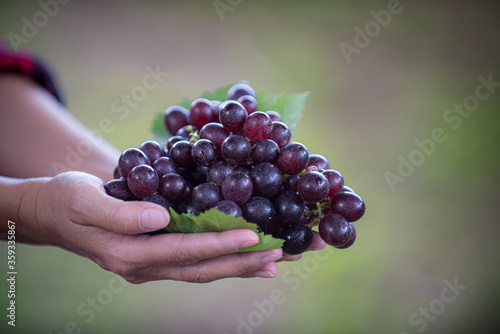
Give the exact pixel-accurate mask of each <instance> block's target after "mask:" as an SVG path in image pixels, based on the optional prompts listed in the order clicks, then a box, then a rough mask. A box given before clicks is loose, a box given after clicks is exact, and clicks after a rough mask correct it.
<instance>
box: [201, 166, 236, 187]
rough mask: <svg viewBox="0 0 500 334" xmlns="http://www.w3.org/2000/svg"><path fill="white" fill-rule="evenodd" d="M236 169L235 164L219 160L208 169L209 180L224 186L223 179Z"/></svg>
mask: <svg viewBox="0 0 500 334" xmlns="http://www.w3.org/2000/svg"><path fill="white" fill-rule="evenodd" d="M233 171H234V166H233V165H231V164H230V163H229V162H226V161H217V162H215V163H214V164H213V165H212V166H210V168H209V169H208V173H207V182H212V183H215V184H216V185H218V186H222V181H224V179H225V178H226V176H228V175H229V174H231V173H232V172H233Z"/></svg>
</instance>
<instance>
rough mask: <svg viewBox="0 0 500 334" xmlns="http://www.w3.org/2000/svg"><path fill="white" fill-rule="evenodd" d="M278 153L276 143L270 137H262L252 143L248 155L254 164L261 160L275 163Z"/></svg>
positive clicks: (278, 149)
mask: <svg viewBox="0 0 500 334" xmlns="http://www.w3.org/2000/svg"><path fill="white" fill-rule="evenodd" d="M279 154H280V148H279V146H278V144H276V142H274V141H273V140H271V139H264V140H260V141H258V142H256V143H255V144H253V146H252V152H251V154H250V157H251V158H252V161H253V163H254V164H260V163H262V162H270V163H275V162H277V160H278V156H279Z"/></svg>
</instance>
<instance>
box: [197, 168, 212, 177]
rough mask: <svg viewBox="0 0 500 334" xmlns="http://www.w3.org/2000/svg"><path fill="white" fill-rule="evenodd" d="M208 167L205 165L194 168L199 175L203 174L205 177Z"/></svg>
mask: <svg viewBox="0 0 500 334" xmlns="http://www.w3.org/2000/svg"><path fill="white" fill-rule="evenodd" d="M210 166H211V165H207V166H206V165H198V166H197V167H196V170H197V171H198V173H199V174H203V175H205V177H206V175H207V173H208V170H209V169H210Z"/></svg>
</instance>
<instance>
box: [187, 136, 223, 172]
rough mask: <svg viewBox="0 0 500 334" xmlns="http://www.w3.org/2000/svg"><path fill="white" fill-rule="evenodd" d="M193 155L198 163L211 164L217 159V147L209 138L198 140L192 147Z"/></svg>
mask: <svg viewBox="0 0 500 334" xmlns="http://www.w3.org/2000/svg"><path fill="white" fill-rule="evenodd" d="M191 157H192V158H193V160H194V162H196V163H197V164H198V165H203V166H209V165H211V164H213V163H214V162H215V159H217V147H215V144H214V143H212V142H211V141H210V140H208V139H200V140H197V141H196V143H194V144H193V148H192V149H191Z"/></svg>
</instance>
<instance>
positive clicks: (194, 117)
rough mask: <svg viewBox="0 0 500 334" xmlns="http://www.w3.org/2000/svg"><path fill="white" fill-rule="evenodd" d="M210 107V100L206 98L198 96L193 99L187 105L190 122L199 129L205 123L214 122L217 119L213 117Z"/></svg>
mask: <svg viewBox="0 0 500 334" xmlns="http://www.w3.org/2000/svg"><path fill="white" fill-rule="evenodd" d="M212 108H213V106H212V102H210V101H209V100H207V99H204V98H200V99H196V100H194V101H193V102H192V103H191V106H190V107H189V111H190V115H189V120H190V124H193V125H194V126H196V127H197V128H198V129H201V128H202V127H203V126H204V125H205V124H207V123H210V122H216V121H217V119H215V117H214V114H213V112H212Z"/></svg>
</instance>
